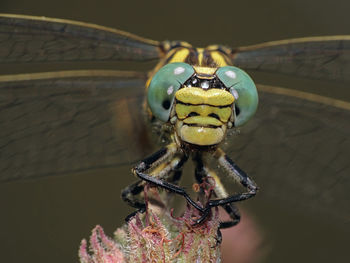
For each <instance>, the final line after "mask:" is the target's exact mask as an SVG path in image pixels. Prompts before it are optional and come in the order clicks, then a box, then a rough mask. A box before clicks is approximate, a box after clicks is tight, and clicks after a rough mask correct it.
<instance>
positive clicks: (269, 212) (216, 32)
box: [0, 0, 350, 263]
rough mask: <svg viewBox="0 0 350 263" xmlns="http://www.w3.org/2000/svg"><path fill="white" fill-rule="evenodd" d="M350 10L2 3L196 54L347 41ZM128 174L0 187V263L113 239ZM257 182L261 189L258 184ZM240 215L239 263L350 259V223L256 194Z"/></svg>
mask: <svg viewBox="0 0 350 263" xmlns="http://www.w3.org/2000/svg"><path fill="white" fill-rule="evenodd" d="M349 10H350V2H349V1H347V0H333V1H331V0H307V1H305V0H304V1H302V0H294V1H285V0H265V1H259V0H252V1H219V0H218V1H207V0H202V1H183V0H178V1H153V0H148V1H130V0H129V1H120V0H114V1H108V0H99V1H96V0H90V1H82V0H69V1H68V0H60V1H44V0H31V1H24V0H11V1H10V0H2V1H1V2H0V12H1V13H15V14H26V15H36V16H47V17H56V18H65V19H72V20H78V21H84V22H91V23H95V24H99V25H103V26H108V27H113V28H117V29H121V30H123V31H128V32H131V33H134V34H137V35H140V36H143V37H147V38H150V39H155V40H159V41H162V40H184V41H188V42H190V43H192V44H193V45H196V46H206V45H209V44H223V45H226V46H232V47H234V46H242V45H249V44H257V43H261V42H264V41H271V40H280V39H286V38H296V37H304V36H322V35H344V34H350V30H349V29H350V19H349V14H348V11H349ZM151 66H152V64H150V63H145V64H142V65H134V64H129V63H125V64H124V65H121V64H120V63H115V64H113V63H94V64H92V63H84V64H79V63H78V64H72V63H59V64H50V65H45V66H44V67H43V66H40V65H5V66H1V67H0V70H1V74H9V73H16V72H31V71H48V70H58V69H79V68H128V69H134V68H136V69H138V70H142V69H145V70H146V69H151ZM252 77H253V79H254V80H255V81H256V82H261V83H264V84H271V85H278V86H284V87H288V88H297V89H302V90H310V91H314V92H317V93H319V94H322V95H327V96H332V97H334V98H341V99H343V100H349V99H350V93H349V91H348V89H347V88H348V87H347V86H346V85H343V84H337V83H331V82H323V81H322V82H321V81H311V80H303V79H296V78H293V77H286V76H279V75H274V74H267V73H266V74H262V73H259V74H258V73H252ZM334 87H337V89H335V88H334ZM344 121H349V120H344ZM0 125H1V124H0ZM0 154H1V152H0ZM232 158H233V159H235V158H234V156H232ZM131 167H132V161H130V164H125V165H123V166H120V167H116V168H105V169H100V170H94V171H86V172H82V173H79V174H70V175H66V176H58V177H50V178H43V179H38V180H33V181H25V182H12V183H6V184H0V211H1V216H0V225H1V227H2V228H1V230H0V248H1V249H0V251H1V261H2V262H8V263H10V262H51V263H54V262H77V261H78V256H77V253H78V247H79V244H80V241H81V239H82V238H88V237H89V235H90V231H91V230H92V228H93V227H94V226H95V225H97V224H99V225H101V226H102V227H103V228H104V229H105V231H106V233H107V234H108V235H110V236H111V235H112V233H113V231H114V230H115V229H116V228H117V227H118V226H120V225H121V224H123V222H124V221H123V220H124V217H125V216H126V215H127V214H128V213H130V212H132V211H133V210H132V209H131V208H130V207H128V206H127V205H126V204H125V203H123V202H122V201H121V199H120V192H121V189H122V188H124V187H125V186H127V185H128V184H130V183H131V182H133V181H134V178H133V176H132V175H131V173H130V168H131ZM242 167H243V165H242ZM243 168H245V167H243ZM248 170H249V168H248ZM281 176H283V175H281ZM253 177H254V176H253ZM256 181H257V182H258V184H259V183H260V182H259V179H258V178H257V179H256ZM349 190H350V189H349ZM276 198H277V199H278V197H276ZM286 206H287V205H286ZM240 207H241V208H242V209H243V210H244V211H246V213H247V214H248V215H249V216H247V218H248V219H247V220H249V222H251V224H249V225H248V227H247V229H248V230H249V231H250V230H252V229H253V232H254V233H250V234H251V235H252V236H251V239H249V238H248V241H244V242H248V243H250V242H251V243H252V244H254V249H253V250H251V252H250V253H252V256H251V258H250V259H249V260H250V261H244V262H269V263H273V262H343V261H345V260H346V259H347V258H348V246H349V241H350V239H349V233H350V230H349V228H350V227H349V221H350V219H349V218H348V219H347V221H346V220H344V218H342V220H340V221H332V220H330V219H329V218H328V217H327V216H314V217H312V216H309V215H305V214H303V213H302V212H299V211H298V210H297V209H296V210H294V209H293V208H291V209H288V208H287V209H286V208H285V207H284V206H283V203H278V202H273V203H270V202H268V201H266V200H259V195H258V196H257V197H256V198H255V199H254V200H251V201H249V202H246V203H244V204H242V205H241V206H240ZM330 213H331V211H330ZM248 230H247V231H248ZM245 233H247V232H244V231H241V232H239V234H237V233H236V234H233V233H231V232H230V234H226V235H229V236H231V235H236V236H237V235H242V238H240V236H238V240H242V239H243V235H245ZM247 235H248V234H247ZM227 238H228V237H227ZM224 239H225V237H224ZM232 242H237V241H232ZM238 242H239V241H238ZM242 242H243V241H242ZM225 246H228V247H230V244H228V245H227V244H225ZM237 253H238V252H237ZM254 253H255V254H256V255H254ZM260 255H263V256H262V257H260ZM238 258H239V257H238V256H237V258H236V257H235V255H231V257H228V256H226V258H225V257H224V262H242V261H238Z"/></svg>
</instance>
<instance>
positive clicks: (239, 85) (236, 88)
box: [216, 66, 258, 127]
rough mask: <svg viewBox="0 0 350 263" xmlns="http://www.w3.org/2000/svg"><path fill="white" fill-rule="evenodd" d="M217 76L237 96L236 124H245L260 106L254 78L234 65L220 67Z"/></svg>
mask: <svg viewBox="0 0 350 263" xmlns="http://www.w3.org/2000/svg"><path fill="white" fill-rule="evenodd" d="M216 76H217V77H218V78H219V79H220V80H221V81H222V83H224V85H225V86H226V87H227V88H228V89H229V90H230V92H231V93H232V94H233V95H234V96H235V97H236V104H235V106H236V109H237V111H236V120H235V126H236V127H238V126H241V125H243V124H245V123H246V122H247V121H248V120H249V119H250V118H251V117H252V116H253V115H254V113H255V111H256V109H257V107H258V92H257V90H256V87H255V84H254V82H253V80H252V79H251V78H250V77H249V75H248V74H247V73H245V72H244V71H243V70H241V69H239V68H236V67H233V66H226V67H222V68H219V69H218V70H217V71H216ZM237 94H238V96H237ZM237 97H238V98H237Z"/></svg>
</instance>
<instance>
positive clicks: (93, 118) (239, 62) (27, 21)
mask: <svg viewBox="0 0 350 263" xmlns="http://www.w3.org/2000/svg"><path fill="white" fill-rule="evenodd" d="M349 49H350V36H327V37H306V38H298V39H289V40H282V41H272V42H267V43H262V44H258V45H251V46H245V47H236V48H229V47H225V46H219V45H214V46H209V47H207V48H194V47H192V46H191V45H190V44H188V43H185V42H181V41H164V42H158V41H154V40H150V39H145V38H142V37H139V36H136V35H133V34H131V33H127V32H123V31H120V30H116V29H111V28H106V27H103V26H98V25H93V24H88V23H82V22H75V21H69V20H62V19H51V18H45V17H32V16H24V15H9V14H1V15H0V63H3V64H6V63H38V62H40V63H49V62H65V61H67V62H78V61H83V62H84V61H121V62H123V61H134V62H142V61H155V62H157V63H158V64H157V66H156V67H155V69H153V70H151V71H150V72H146V73H145V72H136V71H120V70H70V71H57V72H43V73H30V74H13V75H2V76H0V98H1V99H0V105H1V111H0V120H1V123H2V124H1V126H2V129H1V140H0V145H1V157H0V159H1V162H0V180H1V181H2V182H10V181H15V180H25V179H32V178H41V177H48V176H59V175H64V174H67V173H73V172H79V171H86V170H92V169H96V168H102V167H118V166H120V165H123V164H126V163H133V162H135V161H137V160H140V159H142V158H144V157H145V153H146V152H148V151H149V148H150V147H152V145H151V144H150V142H149V139H148V138H146V137H147V135H146V134H147V128H148V127H147V125H148V124H147V123H145V122H144V121H143V120H144V115H145V114H146V115H147V114H148V115H149V114H150V113H151V115H153V117H154V118H155V119H158V120H159V121H158V122H160V123H167V122H169V121H170V123H171V122H172V123H173V124H174V122H175V123H176V118H175V119H174V118H172V119H171V120H170V117H174V116H177V117H179V114H180V113H179V112H176V110H175V107H173V105H184V106H189V104H191V106H194V105H193V104H195V103H191V102H187V101H183V100H186V98H188V97H190V98H191V99H194V97H196V96H195V95H193V94H192V93H188V94H185V95H183V97H182V99H181V98H180V97H178V98H176V101H177V103H174V101H175V98H174V97H171V96H170V95H169V94H168V93H171V94H172V96H173V95H174V94H175V93H176V92H177V89H178V90H179V91H181V90H185V89H184V88H183V86H185V85H186V87H187V88H191V89H192V90H193V89H194V88H195V90H196V91H198V92H202V93H203V90H204V92H205V93H209V92H210V91H212V90H214V88H212V86H215V87H216V89H217V90H222V92H223V94H226V95H228V96H229V95H230V94H231V97H230V99H231V101H230V102H229V103H228V104H225V105H221V104H220V102H218V103H219V104H215V103H214V104H215V105H211V106H215V107H214V108H215V109H216V110H217V109H223V108H224V107H229V108H230V107H231V115H230V116H229V117H226V119H225V118H224V119H222V118H223V117H222V116H221V113H220V111H218V112H210V113H209V115H210V114H211V116H210V117H211V119H210V121H211V122H213V123H218V122H220V125H223V126H225V127H226V128H221V126H220V128H219V129H222V130H221V132H222V134H223V135H222V136H221V137H222V138H221V139H220V140H217V141H215V140H214V141H209V142H208V141H206V142H205V143H202V141H200V142H193V141H191V140H192V139H193V140H196V139H198V138H197V136H196V135H193V133H190V135H189V137H191V138H188V137H187V138H188V139H187V141H186V138H185V137H186V135H181V134H180V133H179V132H178V131H176V130H175V132H174V130H171V129H172V128H170V130H171V134H172V136H173V140H174V141H173V144H171V145H170V146H169V145H168V147H166V148H164V149H166V150H164V149H163V150H161V151H160V152H157V154H155V155H153V156H152V157H151V158H148V159H147V158H146V159H144V161H143V162H141V165H138V166H136V167H135V169H134V173H135V174H136V175H137V176H139V177H140V178H141V179H142V180H146V181H148V182H151V183H153V184H156V185H159V186H161V187H165V188H166V189H167V190H170V191H173V192H177V193H180V194H181V195H183V196H185V198H186V199H187V201H188V202H189V203H191V204H192V205H193V206H195V207H196V208H197V209H199V210H201V211H202V212H203V215H204V216H203V217H202V218H201V219H200V221H199V222H201V221H202V220H204V219H205V218H206V216H207V215H208V213H209V210H210V208H211V207H214V206H217V205H223V206H224V207H225V208H226V211H227V212H228V213H229V214H230V215H231V217H232V221H231V222H230V223H228V225H233V224H236V223H237V219H238V220H239V214H238V211H236V209H235V208H234V207H233V206H231V205H230V204H231V202H232V201H239V200H241V199H246V198H249V197H251V196H253V195H255V192H256V186H255V183H254V182H253V180H250V179H249V177H247V175H246V173H245V172H244V171H243V170H242V169H240V168H239V167H238V166H237V165H236V162H237V163H239V165H240V167H247V168H248V169H249V174H252V175H254V176H256V177H257V178H259V181H260V182H262V183H261V188H263V189H265V190H264V191H265V192H267V191H268V192H269V193H270V194H271V196H273V197H274V198H280V199H286V200H289V201H290V200H291V199H292V202H294V203H296V204H298V205H299V206H300V207H301V208H303V209H304V210H307V211H308V212H310V211H311V210H312V211H316V212H319V213H321V214H322V213H323V214H327V215H330V216H332V217H334V218H340V219H341V220H342V221H346V220H348V218H349V216H350V211H349V208H348V200H349V193H348V189H349V186H350V183H349V177H348V175H349V167H348V156H349V152H350V145H349V139H348V134H349V131H350V124H349V123H348V122H344V121H343V120H346V119H349V117H350V111H349V110H350V104H349V102H347V101H342V100H337V99H333V98H330V97H324V96H320V95H318V94H312V93H309V92H302V91H298V90H294V89H285V88H280V87H273V86H268V85H259V84H257V85H256V87H257V90H258V94H259V95H258V96H259V107H258V110H257V113H256V115H255V116H254V117H253V116H252V115H253V113H254V112H255V108H256V107H257V101H255V102H254V96H250V97H249V96H248V98H247V97H245V95H244V92H243V93H242V92H241V89H240V88H239V87H238V86H237V85H236V84H237V83H234V84H232V83H231V82H230V81H231V80H232V76H240V77H242V76H244V78H247V79H248V80H247V81H248V83H250V84H249V85H254V83H253V82H252V80H251V79H250V77H249V76H248V75H246V73H244V71H243V70H251V71H261V72H264V71H265V72H274V73H281V74H289V75H294V76H298V77H305V78H311V79H324V80H328V81H340V82H348V81H349V79H350V74H349V72H350V66H349V64H350V63H349V61H350V52H349ZM176 63H181V64H176ZM168 65H169V66H170V67H172V66H174V65H175V66H176V67H175V68H170V69H169V68H167V66H168ZM227 67H228V68H227ZM167 70H168V71H176V70H178V72H180V73H179V75H181V74H185V76H183V75H181V76H182V79H174V78H173V81H174V82H173V84H174V85H173V89H174V90H169V89H168V90H165V94H162V95H159V94H158V95H159V96H161V98H162V99H164V98H167V99H165V100H157V96H158V95H157V94H156V95H155V97H156V98H155V99H153V102H155V103H156V105H155V106H151V105H150V107H148V108H145V106H144V100H143V96H144V93H145V87H147V88H148V91H150V90H151V88H152V87H153V86H152V82H153V80H154V79H156V78H157V77H159V76H161V77H163V76H166V71H167ZM220 70H221V71H220ZM161 72H163V73H161ZM164 72H165V73H164ZM159 74H161V75H159ZM163 74H165V75H163ZM230 75H231V79H230ZM246 76H248V77H246ZM170 78H171V77H170ZM242 78H243V77H242ZM194 82H197V83H199V84H198V85H199V86H198V85H197V86H196V83H194ZM215 83H216V84H215ZM166 84H169V83H166ZM178 85H180V86H178ZM190 85H191V87H189V86H190ZM208 85H209V87H208ZM170 86H171V85H168V86H167V88H169V87H170ZM192 86H193V87H192ZM155 87H156V88H155V89H156V90H157V85H156V86H155ZM180 87H181V88H180ZM230 87H235V88H233V89H231V90H230ZM253 90H254V89H253ZM202 93H201V94H202ZM253 93H254V92H253ZM148 94H149V93H148ZM149 96H150V95H148V102H150V100H151V101H152V99H150V97H149ZM162 96H163V97H162ZM169 96H170V97H169ZM191 96H192V97H191ZM255 97H256V98H255V100H257V95H256V96H255ZM197 98H198V96H197ZM252 98H253V99H252ZM240 99H241V100H240ZM249 100H250V101H251V100H253V104H250V103H248V102H247V101H249ZM241 101H242V103H241ZM157 103H158V104H157ZM159 103H160V104H159ZM150 104H151V103H150ZM200 104H206V103H203V102H201V103H200ZM207 106H208V105H207ZM249 107H252V108H249ZM160 108H162V110H161V111H160V112H159V109H160ZM145 109H147V110H146V112H145ZM211 110H213V109H212V108H211ZM174 111H175V113H174ZM246 112H248V115H249V116H248V117H247V116H246V119H243V120H242V124H244V123H245V122H246V120H248V119H250V118H251V117H252V120H251V121H249V122H247V124H246V125H244V126H242V128H240V129H241V132H240V134H239V135H237V136H235V134H232V135H231V136H226V135H227V134H228V133H230V131H229V130H230V129H229V128H232V129H234V128H235V126H241V125H240V124H241V123H239V121H240V117H242V116H244V114H245V113H246ZM206 113H207V111H206ZM206 113H203V112H195V114H194V115H195V116H193V114H192V111H191V112H189V113H188V114H189V115H191V116H190V117H193V118H192V120H196V119H197V121H198V119H200V118H199V117H203V116H201V114H206ZM174 114H175V115H174ZM198 116H199V117H198ZM220 116H221V117H222V118H221V119H220ZM204 117H207V116H204ZM201 121H203V119H202V120H201ZM206 121H208V119H207V120H206ZM189 122H190V121H189ZM189 122H188V123H187V124H189ZM213 123H212V124H210V125H209V124H208V123H206V124H205V128H206V127H207V126H210V128H212V127H213V126H215V127H216V129H217V125H216V124H213ZM191 124H193V123H191ZM195 124H196V125H197V127H198V126H200V125H198V123H195ZM196 125H194V126H196ZM163 126H164V125H163ZM165 126H167V127H169V125H165ZM185 126H186V125H185ZM188 126H189V127H193V125H192V126H191V125H188ZM130 127H132V128H130ZM170 127H173V126H171V125H170ZM201 127H202V128H203V127H204V126H201ZM160 129H162V128H160ZM163 132H165V133H166V132H168V131H163ZM181 136H182V137H181ZM215 136H217V133H216V134H215ZM215 136H211V137H210V136H209V137H210V138H214V139H215V138H216V139H217V137H215ZM226 137H227V138H226ZM206 138H207V137H206ZM200 140H201V139H200ZM204 140H205V139H204ZM193 144H194V145H196V147H192V146H189V145H193ZM216 145H220V147H221V146H222V148H223V149H224V150H225V152H226V154H225V153H224V151H222V150H220V149H221V148H217V147H216ZM186 147H189V148H188V149H187V148H186ZM191 147H192V148H191ZM179 149H180V150H182V151H185V152H186V151H187V152H189V151H194V152H196V153H199V154H197V155H195V156H194V161H195V162H196V165H197V171H198V172H197V175H199V174H206V175H209V174H210V175H212V176H213V177H215V178H217V176H216V175H215V174H214V173H213V172H212V171H209V170H208V169H206V165H205V164H204V163H203V162H204V161H203V159H202V156H201V154H202V153H203V152H209V153H213V155H214V156H216V157H217V159H218V160H219V162H220V160H221V162H222V163H221V164H222V165H223V166H224V167H226V168H227V167H229V169H226V170H227V171H228V172H229V173H231V175H232V177H238V181H240V182H242V184H243V185H244V186H246V187H247V188H248V192H247V193H243V197H242V194H240V195H238V197H237V195H235V196H234V198H232V196H229V195H228V193H227V192H226V190H225V189H224V188H223V184H221V183H220V181H219V179H218V178H217V179H216V180H217V184H216V185H217V189H216V195H217V197H219V198H220V200H221V201H218V202H216V201H215V199H214V200H213V201H211V203H210V202H209V203H210V204H209V206H207V207H199V206H197V205H196V203H195V202H194V201H193V200H192V199H191V198H190V197H189V196H188V195H187V193H186V192H185V191H183V189H182V188H180V187H178V186H177V180H178V179H179V178H178V176H177V177H176V176H175V177H174V178H175V179H173V183H174V184H172V185H171V186H170V184H169V183H167V182H166V181H165V180H162V181H160V179H159V178H157V177H152V176H149V175H148V174H145V171H146V170H147V169H148V168H149V166H152V164H153V163H157V161H159V160H158V158H163V157H164V155H162V154H165V155H166V154H168V153H169V152H170V151H171V150H172V151H177V150H179ZM160 155H161V156H160ZM228 156H231V157H232V159H234V160H235V162H233V161H232V160H231V159H230V158H229V157H228ZM187 157H188V156H187V155H184V156H182V159H181V158H180V159H173V160H177V161H178V162H173V163H171V162H168V163H167V165H166V166H165V167H166V168H169V167H170V168H172V170H174V169H175V170H176V169H177V168H180V167H178V166H177V165H178V164H179V163H181V164H182V163H183V162H184V161H185V159H184V158H187ZM236 160H237V161H236ZM171 165H173V167H171ZM142 166H146V167H147V169H145V168H143V167H142ZM197 177H199V176H197ZM139 182H141V181H139ZM139 182H138V183H137V184H135V185H133V187H132V188H127V190H126V192H124V193H125V196H128V197H125V196H124V199H125V200H127V201H128V202H129V203H131V204H132V205H134V206H136V207H138V208H140V209H141V210H142V208H143V204H138V203H137V201H134V199H132V198H130V197H129V195H128V194H129V193H130V192H135V191H136V192H139V191H140V189H141V188H140V187H138V186H139V184H140V183H139ZM227 198H229V199H227ZM238 199H239V200H238ZM222 200H224V201H222Z"/></svg>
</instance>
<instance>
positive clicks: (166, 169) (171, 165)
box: [122, 155, 188, 221]
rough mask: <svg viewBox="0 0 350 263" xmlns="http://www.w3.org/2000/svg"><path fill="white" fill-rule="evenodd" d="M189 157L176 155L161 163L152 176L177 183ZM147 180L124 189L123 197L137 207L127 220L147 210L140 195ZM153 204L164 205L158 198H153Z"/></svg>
mask: <svg viewBox="0 0 350 263" xmlns="http://www.w3.org/2000/svg"><path fill="white" fill-rule="evenodd" d="M187 159H188V157H187V156H186V155H183V156H182V157H181V158H180V157H174V158H173V159H171V160H170V161H168V162H166V163H161V164H159V165H158V166H157V167H156V168H155V169H154V170H153V171H152V172H151V173H150V176H154V177H159V178H162V179H163V180H168V179H169V181H170V182H173V183H177V182H178V181H179V180H180V179H181V175H182V168H183V165H184V163H185V162H186V161H187ZM172 172H173V176H172V177H170V174H171V173H172ZM145 184H146V182H145V181H143V180H139V181H137V182H136V183H134V184H132V185H130V186H128V187H127V188H125V189H124V190H123V191H122V199H123V200H124V201H125V202H127V203H128V204H129V205H130V206H132V207H135V208H137V209H138V210H136V211H135V212H133V213H131V214H130V215H128V216H127V217H126V219H125V220H126V221H129V220H130V218H131V217H133V216H134V215H135V214H136V213H138V212H141V213H143V212H145V210H146V206H147V205H146V203H145V201H140V200H139V199H138V196H140V195H141V194H142V193H143V190H144V187H145ZM152 203H153V204H157V205H158V206H160V207H163V206H164V204H163V203H161V202H159V201H158V200H157V199H153V200H152Z"/></svg>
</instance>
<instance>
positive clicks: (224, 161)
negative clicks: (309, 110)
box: [196, 148, 258, 228]
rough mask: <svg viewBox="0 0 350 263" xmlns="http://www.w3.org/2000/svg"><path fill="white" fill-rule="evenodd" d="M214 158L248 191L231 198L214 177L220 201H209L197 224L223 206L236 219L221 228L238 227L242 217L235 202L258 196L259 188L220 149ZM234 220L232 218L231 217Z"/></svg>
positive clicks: (225, 223) (224, 223)
mask: <svg viewBox="0 0 350 263" xmlns="http://www.w3.org/2000/svg"><path fill="white" fill-rule="evenodd" d="M214 157H215V158H216V159H217V160H218V162H219V164H220V165H221V166H222V167H223V168H224V169H225V170H226V171H227V172H228V174H229V176H230V177H232V178H233V179H234V180H235V181H236V182H238V183H240V184H241V185H242V186H244V187H245V188H246V189H247V190H248V191H247V192H244V193H240V194H235V195H231V196H229V195H228V194H227V193H226V191H225V189H224V187H223V185H222V184H221V182H220V180H219V178H218V177H217V176H216V175H215V176H216V177H215V176H212V177H213V178H214V180H215V182H216V188H215V190H216V194H217V195H218V197H219V199H215V200H209V202H208V203H207V205H206V207H205V209H204V212H203V215H202V217H201V218H199V219H198V220H197V221H196V224H200V223H201V222H203V221H204V220H205V219H206V217H207V216H209V214H210V210H211V208H213V207H217V206H222V207H223V208H224V209H225V210H226V212H227V213H228V214H229V215H230V216H231V215H232V216H233V217H234V218H235V219H233V220H232V222H223V224H222V225H221V226H220V228H226V227H230V226H234V225H236V224H237V223H238V222H239V220H240V215H239V213H238V210H237V208H236V207H235V206H233V205H232V203H234V202H239V201H243V200H246V199H249V198H251V197H253V196H255V195H256V193H257V190H258V187H257V185H256V184H255V182H254V181H253V180H252V179H250V178H249V177H248V175H247V174H246V173H245V172H244V171H243V170H241V169H240V168H239V167H238V166H237V165H236V164H235V163H234V162H233V161H232V160H231V159H230V158H229V157H228V156H227V155H226V154H225V153H224V152H223V151H222V150H221V149H220V148H218V149H217V150H216V152H215V153H214ZM231 218H232V217H231Z"/></svg>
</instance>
